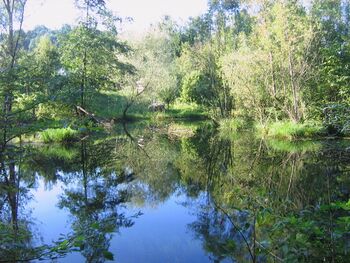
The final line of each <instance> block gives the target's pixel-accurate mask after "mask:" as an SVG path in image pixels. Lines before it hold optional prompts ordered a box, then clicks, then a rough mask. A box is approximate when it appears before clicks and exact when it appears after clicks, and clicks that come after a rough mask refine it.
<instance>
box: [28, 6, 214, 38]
mask: <svg viewBox="0 0 350 263" xmlns="http://www.w3.org/2000/svg"><path fill="white" fill-rule="evenodd" d="M107 2H108V6H109V7H110V9H111V10H113V12H115V13H116V14H117V15H119V16H121V17H132V18H133V22H131V23H127V24H124V25H123V27H122V28H123V29H124V30H125V31H129V32H143V31H145V30H146V29H147V28H148V27H149V25H150V24H154V23H156V22H158V21H160V20H161V18H162V17H163V16H164V15H170V16H171V17H172V18H173V19H175V20H176V21H178V22H179V23H183V22H185V21H186V20H187V19H188V18H189V17H191V16H192V17H194V16H197V15H200V14H203V13H204V12H205V11H206V9H207V0H107ZM77 16H78V13H77V11H76V10H75V8H74V0H28V2H27V8H26V17H25V22H24V29H26V30H29V29H33V28H34V27H35V26H36V25H45V26H47V27H49V28H51V29H57V28H60V27H61V25H63V24H74V23H75V21H76V18H77Z"/></svg>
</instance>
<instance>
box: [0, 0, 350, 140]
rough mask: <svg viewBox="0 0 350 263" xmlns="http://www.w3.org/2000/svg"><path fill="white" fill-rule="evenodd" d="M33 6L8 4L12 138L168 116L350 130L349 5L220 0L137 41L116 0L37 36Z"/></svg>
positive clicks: (6, 125) (5, 99) (266, 129)
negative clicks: (28, 20) (29, 19)
mask: <svg viewBox="0 0 350 263" xmlns="http://www.w3.org/2000/svg"><path fill="white" fill-rule="evenodd" d="M25 5H26V1H24V0H21V1H4V2H3V3H2V5H1V16H2V18H3V19H2V31H1V78H0V81H1V85H0V87H1V90H0V92H1V93H0V102H1V105H2V112H1V138H2V144H6V143H7V142H9V141H11V140H13V139H14V138H16V137H19V136H21V135H26V134H27V135H28V134H33V133H35V132H37V131H43V130H45V129H48V128H55V129H57V128H68V127H69V128H71V129H72V130H74V131H78V130H79V129H80V128H82V127H85V128H86V127H90V126H93V125H94V123H95V124H100V123H102V122H105V123H106V122H107V123H110V122H111V121H113V122H118V121H125V120H135V119H136V120H137V119H140V118H141V119H142V118H156V119H164V118H167V117H169V118H194V119H196V118H197V119H198V118H209V119H212V120H213V121H214V122H215V123H217V125H219V126H220V125H222V126H225V127H226V128H227V127H228V128H230V129H233V130H234V131H235V130H237V129H242V128H252V129H255V130H257V132H258V133H260V134H264V135H268V136H272V137H287V138H295V137H314V136H346V135H347V134H349V130H350V122H349V116H350V115H349V103H350V95H349V92H350V89H349V81H350V80H349V63H350V62H349V61H350V46H349V21H350V14H349V8H350V4H349V2H348V1H340V0H339V1H331V0H315V1H312V4H310V5H307V6H304V5H303V2H302V1H262V0H261V1H229V0H227V1H226V0H225V1H224V0H222V1H209V9H208V11H207V12H206V13H205V14H203V15H202V16H200V17H194V18H190V19H189V21H188V22H187V23H186V25H184V26H179V25H178V24H177V23H176V22H174V21H173V20H172V19H171V18H170V17H164V19H163V21H162V22H160V23H159V24H157V25H154V26H152V27H151V28H150V30H149V31H148V33H146V34H145V35H144V36H142V37H140V38H138V39H129V40H125V39H120V38H119V36H118V28H117V24H118V22H120V20H121V18H120V17H116V16H114V15H113V14H112V13H111V12H110V11H109V10H108V9H107V7H106V3H105V1H99V0H91V1H83V0H82V1H76V8H78V9H79V10H80V11H81V17H80V20H79V24H78V25H77V26H70V25H65V26H63V27H62V28H61V29H60V30H50V29H48V28H46V27H45V26H38V27H36V28H35V29H34V30H31V31H28V32H24V31H23V29H22V24H23V19H24V12H25ZM152 103H153V105H156V104H159V106H161V107H160V108H159V109H158V108H155V109H153V113H151V112H152V109H151V110H150V107H151V106H152ZM163 109H164V110H163ZM154 111H155V113H154ZM89 125H90V126H89ZM61 132H63V131H61ZM66 133H67V137H69V132H66ZM71 133H72V131H71Z"/></svg>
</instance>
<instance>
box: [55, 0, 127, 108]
mask: <svg viewBox="0 0 350 263" xmlns="http://www.w3.org/2000/svg"><path fill="white" fill-rule="evenodd" d="M76 4H77V7H78V8H79V9H80V10H81V11H82V13H83V14H84V15H83V16H82V17H81V20H80V24H79V25H78V26H77V27H76V28H74V29H73V30H72V31H71V32H69V33H68V35H66V36H62V38H61V41H60V46H61V60H62V64H63V68H64V70H65V73H66V75H67V77H68V80H69V84H68V90H69V91H70V93H71V95H70V98H71V101H70V102H71V104H73V105H76V104H77V103H78V101H77V100H76V96H75V95H79V97H80V99H79V104H80V106H81V107H82V108H85V107H86V106H87V101H88V100H91V99H92V97H93V94H94V92H96V91H97V90H101V89H103V88H107V87H113V86H114V83H115V76H116V75H118V71H120V70H121V69H122V67H121V65H120V63H119V61H118V58H117V54H118V53H119V52H127V51H128V47H127V46H126V45H125V44H124V43H121V42H120V41H118V40H117V35H116V28H115V21H116V19H117V18H115V17H114V16H113V15H112V14H111V13H110V12H109V11H108V9H107V7H106V4H105V1H103V0H81V1H76ZM77 89H78V90H77Z"/></svg>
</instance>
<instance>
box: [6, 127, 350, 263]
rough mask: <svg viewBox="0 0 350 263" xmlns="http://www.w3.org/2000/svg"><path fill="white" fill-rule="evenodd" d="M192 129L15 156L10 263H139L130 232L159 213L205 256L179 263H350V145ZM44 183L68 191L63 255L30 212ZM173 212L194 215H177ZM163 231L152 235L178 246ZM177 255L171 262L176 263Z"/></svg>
mask: <svg viewBox="0 0 350 263" xmlns="http://www.w3.org/2000/svg"><path fill="white" fill-rule="evenodd" d="M185 128H188V129H195V130H196V132H195V133H194V135H193V136H184V137H181V136H180V137H176V138H174V136H172V135H170V134H169V133H168V129H167V126H160V127H155V126H150V125H145V126H141V125H138V126H129V127H127V126H123V127H120V128H119V131H118V132H116V133H113V134H109V135H108V136H102V137H101V136H100V137H95V138H85V139H84V140H82V141H80V142H79V143H77V144H74V145H70V146H65V147H64V146H59V145H50V146H46V145H24V146H23V145H22V146H21V145H17V146H11V147H9V146H8V147H6V149H5V150H4V151H2V153H1V157H0V161H1V162H0V163H1V177H0V219H1V222H0V239H1V240H0V262H19V261H30V260H34V259H50V258H62V260H63V258H66V257H67V256H68V258H69V255H70V253H71V252H75V253H77V252H78V253H79V254H80V255H81V256H82V257H81V258H80V259H79V260H81V261H82V262H104V261H106V260H114V261H115V262H137V259H139V258H140V255H138V251H139V250H138V247H137V246H135V247H134V246H133V247H132V248H130V250H132V251H133V253H131V254H129V255H127V256H126V257H122V258H118V257H116V255H115V254H118V251H114V249H112V248H114V247H115V244H116V240H118V239H123V238H124V239H125V238H127V235H128V234H127V233H128V232H127V231H126V230H123V229H128V228H134V227H135V226H137V224H138V223H139V224H140V225H142V222H143V221H142V220H146V219H147V213H149V208H152V209H153V210H155V211H159V214H156V216H155V218H153V219H152V220H154V221H157V218H158V219H159V218H163V217H162V216H163V214H162V213H166V217H164V218H167V219H165V220H169V221H171V220H175V221H174V222H175V223H174V222H172V224H175V226H177V227H179V229H181V226H182V225H181V224H184V225H185V227H186V229H187V230H188V233H187V234H186V236H183V235H185V234H181V239H182V242H183V241H184V239H185V238H194V239H195V240H196V241H195V242H199V243H198V244H201V247H202V248H200V246H199V247H195V246H194V247H192V248H191V249H192V250H191V251H194V250H196V252H195V253H194V254H193V253H192V252H191V253H192V254H186V252H184V254H183V255H182V258H181V259H178V262H189V261H191V262H280V261H286V262H320V261H325V262H345V261H346V259H347V258H348V253H349V231H350V229H349V220H350V219H349V211H350V203H349V189H350V179H349V173H350V169H349V168H350V162H349V161H350V156H349V152H348V151H347V149H348V147H349V142H346V141H328V142H322V141H319V142H311V141H309V142H298V143H286V142H280V141H261V140H257V139H255V138H254V137H253V136H252V135H251V134H249V133H246V134H241V135H237V136H234V137H233V138H232V136H231V137H230V136H222V135H220V134H218V133H217V132H216V131H215V129H214V127H212V125H210V124H201V125H198V127H195V126H194V125H191V126H190V127H185ZM39 181H40V182H44V184H45V187H46V189H47V191H50V189H53V188H57V187H58V185H63V186H62V187H61V188H60V190H59V193H60V194H59V195H58V196H57V198H56V200H55V202H54V203H55V204H56V205H57V211H58V212H59V211H66V212H67V213H68V214H69V216H68V218H66V220H69V221H68V222H69V224H70V225H69V228H70V231H69V233H68V234H67V235H62V236H57V237H51V240H53V241H54V242H51V243H47V239H46V238H45V236H44V237H43V235H44V234H43V233H40V231H39V230H38V228H37V227H36V222H37V221H38V220H39V221H40V220H41V219H40V218H33V216H32V215H31V211H30V209H29V207H30V206H28V203H30V202H31V197H32V194H33V193H35V189H36V187H37V185H38V184H39ZM36 201H37V202H38V204H37V205H38V206H45V200H36ZM169 202H171V203H174V204H179V205H181V206H182V207H183V208H184V209H185V210H181V211H182V212H181V213H182V214H179V213H178V212H177V213H176V214H175V208H174V206H172V209H165V207H166V206H167V204H168V203H169ZM163 208H164V209H163ZM34 209H35V207H34ZM162 209H163V210H162ZM162 211H164V212H162ZM59 213H60V212H59ZM143 213H145V215H144V216H145V218H144V219H143ZM172 213H174V214H173V215H174V216H175V215H176V217H178V218H172ZM186 213H190V214H191V215H192V216H191V217H190V218H189V217H188V216H187V215H186ZM177 221H178V222H177ZM176 222H177V224H176ZM162 223H164V225H165V226H164V227H165V228H166V227H167V226H166V224H167V222H162ZM135 224H136V225H135ZM160 225H161V224H158V225H157V224H154V225H153V226H152V227H153V228H152V229H151V231H153V232H154V235H156V236H157V238H158V239H159V240H162V239H163V240H168V237H166V236H164V233H165V231H164V229H162V227H161V226H160ZM135 229H136V228H135ZM139 231H140V232H139V234H140V238H142V230H139ZM63 232H64V231H62V233H63ZM118 233H119V234H118ZM120 233H121V235H122V237H121V236H120ZM173 234H174V235H176V232H175V233H173ZM178 235H179V236H180V231H179V232H178ZM44 241H45V242H44ZM174 242H180V243H181V240H177V241H174ZM173 245H174V246H173V247H174V248H173V250H171V248H170V249H168V250H167V252H164V253H166V254H167V255H173V254H174V255H175V254H176V251H175V247H176V244H173ZM131 246H132V245H131ZM170 247H171V245H170ZM153 249H154V251H151V253H152V254H151V255H152V256H150V255H148V257H147V260H148V261H149V262H162V258H161V257H162V256H164V255H165V254H162V253H161V252H160V250H159V251H158V250H157V248H153ZM112 250H113V251H112ZM188 251H190V249H188ZM188 253H189V252H188ZM193 255H195V256H193ZM1 260H2V261H1ZM170 260H171V259H170ZM173 260H175V258H173Z"/></svg>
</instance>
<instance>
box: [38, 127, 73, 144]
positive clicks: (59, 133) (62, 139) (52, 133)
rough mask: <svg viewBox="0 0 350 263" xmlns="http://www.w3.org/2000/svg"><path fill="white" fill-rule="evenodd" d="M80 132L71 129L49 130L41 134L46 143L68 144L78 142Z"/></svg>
mask: <svg viewBox="0 0 350 263" xmlns="http://www.w3.org/2000/svg"><path fill="white" fill-rule="evenodd" d="M78 137H79V132H78V131H76V130H73V129H71V128H60V129H47V130H44V131H42V132H40V138H41V139H42V141H43V142H44V143H54V142H56V143H67V142H71V141H75V140H77V139H78Z"/></svg>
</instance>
